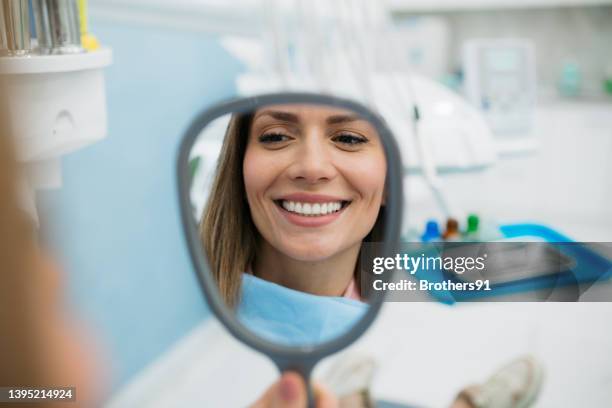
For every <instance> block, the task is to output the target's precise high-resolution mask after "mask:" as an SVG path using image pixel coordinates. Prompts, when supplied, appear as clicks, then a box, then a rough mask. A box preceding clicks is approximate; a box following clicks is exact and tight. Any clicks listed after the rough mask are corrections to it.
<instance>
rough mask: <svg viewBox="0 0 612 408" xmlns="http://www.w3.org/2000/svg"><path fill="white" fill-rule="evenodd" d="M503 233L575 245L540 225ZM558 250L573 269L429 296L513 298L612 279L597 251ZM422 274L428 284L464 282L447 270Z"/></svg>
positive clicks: (576, 245) (452, 300) (444, 298)
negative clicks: (521, 294)
mask: <svg viewBox="0 0 612 408" xmlns="http://www.w3.org/2000/svg"><path fill="white" fill-rule="evenodd" d="M500 231H501V232H502V234H503V235H504V237H506V238H520V237H537V238H540V239H542V240H544V241H546V242H551V243H574V242H575V241H573V240H571V239H570V238H568V237H566V236H565V235H563V234H560V233H559V232H557V231H555V230H553V229H552V228H549V227H546V226H544V225H539V224H509V225H503V226H501V227H500ZM555 248H556V249H557V250H559V252H561V253H562V254H564V255H566V256H567V257H569V258H571V259H572V260H573V261H574V262H573V266H572V267H571V268H570V269H568V270H566V271H563V272H559V273H555V274H552V275H545V276H538V277H534V278H527V279H521V280H517V281H514V282H505V283H500V284H497V285H492V286H491V290H488V291H443V290H434V291H430V294H431V295H432V296H433V297H435V298H436V299H437V300H439V301H440V302H443V303H447V304H452V303H455V302H456V301H464V300H472V299H474V300H475V299H477V298H486V297H494V296H501V295H511V294H516V293H521V292H529V291H535V290H541V289H548V288H555V287H561V286H569V285H577V284H584V285H588V284H593V283H595V282H598V281H604V280H608V279H610V278H612V261H611V260H609V259H606V258H605V257H603V256H602V255H600V254H598V253H596V252H594V251H593V250H591V249H590V248H589V247H587V246H586V245H582V244H580V243H574V244H571V245H556V246H555ZM432 272H433V273H432ZM419 275H420V274H419V273H418V272H417V273H416V277H417V278H421V279H427V281H429V282H442V281H443V280H448V279H450V280H454V281H456V282H461V281H460V280H458V279H457V278H456V277H455V276H454V274H448V273H445V272H444V271H427V276H424V275H422V276H419Z"/></svg>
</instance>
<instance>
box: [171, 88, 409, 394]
mask: <svg viewBox="0 0 612 408" xmlns="http://www.w3.org/2000/svg"><path fill="white" fill-rule="evenodd" d="M278 104H321V105H327V106H333V107H338V108H344V109H348V110H352V111H354V112H356V113H357V114H358V115H360V116H361V117H363V118H364V119H366V120H368V121H370V123H372V124H373V125H374V126H375V127H376V129H377V130H378V132H379V135H380V137H381V140H382V142H383V146H384V151H385V155H386V158H387V177H386V191H387V196H386V204H385V206H386V211H387V217H388V218H387V225H386V228H385V233H384V241H383V243H382V252H383V255H384V256H394V254H395V252H396V251H397V247H398V244H399V239H400V228H401V220H402V210H403V182H402V166H401V158H400V155H399V151H398V148H397V143H396V141H395V138H394V137H393V135H392V133H391V131H390V130H389V129H388V127H387V126H386V125H385V122H384V120H383V119H382V118H381V117H379V116H378V115H377V114H375V113H374V112H372V111H371V110H370V109H368V108H366V107H365V106H363V105H361V104H359V103H356V102H354V101H351V100H347V99H342V98H338V97H335V96H328V95H322V94H314V93H274V94H265V95H259V96H253V97H247V98H239V99H233V100H230V101H226V102H221V103H219V104H215V105H214V106H212V107H211V108H209V109H206V110H204V111H202V112H201V113H199V114H198V115H197V116H196V117H195V119H194V120H193V121H192V122H191V124H190V125H189V127H188V128H187V130H186V132H185V134H184V135H183V138H182V140H181V143H180V147H179V152H178V161H177V173H176V175H177V178H178V180H177V185H178V196H179V207H180V212H181V219H182V225H183V231H184V235H185V238H186V241H187V246H188V248H189V254H190V257H191V261H192V264H193V267H194V269H195V272H196V275H197V277H198V281H199V283H200V286H201V287H202V290H203V292H204V294H205V297H206V300H207V303H208V306H209V307H210V309H211V310H212V311H213V313H214V314H215V316H216V317H217V318H218V319H219V320H220V321H221V323H222V324H223V325H224V326H225V327H226V328H227V329H228V331H229V332H230V333H231V334H232V335H233V336H234V337H235V338H236V339H238V340H239V341H241V342H243V343H244V344H246V345H248V346H249V347H251V348H253V349H255V350H257V351H259V352H261V353H263V354H266V355H267V356H269V357H270V358H271V359H272V360H273V361H274V363H275V364H276V366H277V367H278V369H279V370H280V371H281V372H283V371H286V370H294V371H297V372H299V373H300V374H301V375H303V377H304V379H305V380H306V381H307V382H308V379H309V378H310V374H311V372H312V369H313V367H314V366H315V365H316V363H317V362H318V361H320V360H321V359H323V358H325V357H327V356H329V355H331V354H333V353H335V352H337V351H340V350H341V349H343V348H345V347H347V346H348V345H350V344H351V343H353V342H354V341H355V340H356V339H358V338H359V337H360V336H361V335H362V334H363V333H364V332H365V330H366V329H367V328H368V327H369V326H370V325H371V324H372V322H373V321H374V319H375V318H376V316H377V314H378V312H379V310H380V308H381V306H382V303H383V300H384V297H385V294H384V292H380V291H373V294H372V298H371V302H370V307H369V310H368V312H367V313H366V314H365V316H364V317H363V318H362V319H361V320H360V321H359V322H357V323H356V324H355V325H354V326H353V327H352V329H351V330H350V331H349V332H347V333H345V334H343V335H342V336H340V337H338V338H336V339H333V340H331V341H328V342H325V343H323V344H319V345H313V346H299V347H296V346H284V345H279V344H275V343H273V342H271V341H268V340H266V339H264V338H262V337H260V336H258V335H256V334H254V333H253V332H251V331H249V330H248V329H247V328H246V327H245V326H244V325H243V324H241V323H240V322H239V321H238V319H237V318H236V317H235V316H234V314H233V313H231V312H230V311H229V310H228V309H227V306H226V305H225V303H224V302H223V300H222V299H221V298H220V296H219V294H218V291H217V290H216V283H215V281H214V278H213V276H212V274H211V273H210V270H209V266H208V262H207V260H206V257H205V255H204V253H203V251H202V248H201V242H200V238H199V234H198V226H197V223H196V222H195V221H194V219H193V212H192V205H191V202H190V200H189V193H190V181H191V176H190V172H189V166H188V161H189V154H190V152H191V149H192V147H193V145H194V143H195V141H196V139H197V137H198V135H199V134H200V133H201V131H202V129H204V128H205V127H206V126H208V125H209V124H210V123H211V122H212V121H214V120H215V119H218V118H220V117H222V116H223V115H227V114H232V113H236V112H239V113H240V112H252V111H254V110H255V109H257V108H259V107H261V106H264V105H278ZM380 279H381V280H383V282H389V281H390V280H391V276H390V274H382V275H380Z"/></svg>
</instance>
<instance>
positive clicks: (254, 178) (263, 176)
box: [242, 148, 272, 201]
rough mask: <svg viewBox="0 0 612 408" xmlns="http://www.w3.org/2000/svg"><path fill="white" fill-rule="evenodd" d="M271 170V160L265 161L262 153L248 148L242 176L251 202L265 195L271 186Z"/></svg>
mask: <svg viewBox="0 0 612 408" xmlns="http://www.w3.org/2000/svg"><path fill="white" fill-rule="evenodd" d="M270 170H271V169H270V163H269V160H267V159H265V158H264V157H263V155H262V154H261V153H258V152H256V151H253V150H252V149H248V148H247V151H246V152H245V155H244V162H243V164H242V174H243V177H244V188H245V191H246V194H247V197H248V199H249V201H251V199H252V198H254V197H256V196H257V195H259V194H261V193H263V191H264V190H265V188H266V187H267V186H268V185H269V183H270V182H271V180H272V177H271V174H270Z"/></svg>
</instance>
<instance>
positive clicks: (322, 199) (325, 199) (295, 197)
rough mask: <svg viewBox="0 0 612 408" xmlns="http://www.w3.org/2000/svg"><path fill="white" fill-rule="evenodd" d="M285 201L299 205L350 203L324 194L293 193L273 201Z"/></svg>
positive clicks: (344, 199)
mask: <svg viewBox="0 0 612 408" xmlns="http://www.w3.org/2000/svg"><path fill="white" fill-rule="evenodd" d="M278 200H285V201H299V202H301V203H329V202H333V201H351V200H350V199H348V198H342V197H337V196H331V195H324V194H309V193H293V194H288V195H284V196H281V197H277V198H275V199H274V201H278Z"/></svg>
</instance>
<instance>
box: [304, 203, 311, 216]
mask: <svg viewBox="0 0 612 408" xmlns="http://www.w3.org/2000/svg"><path fill="white" fill-rule="evenodd" d="M302 212H303V213H304V214H306V215H310V214H312V206H311V205H310V203H304V204H302Z"/></svg>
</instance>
